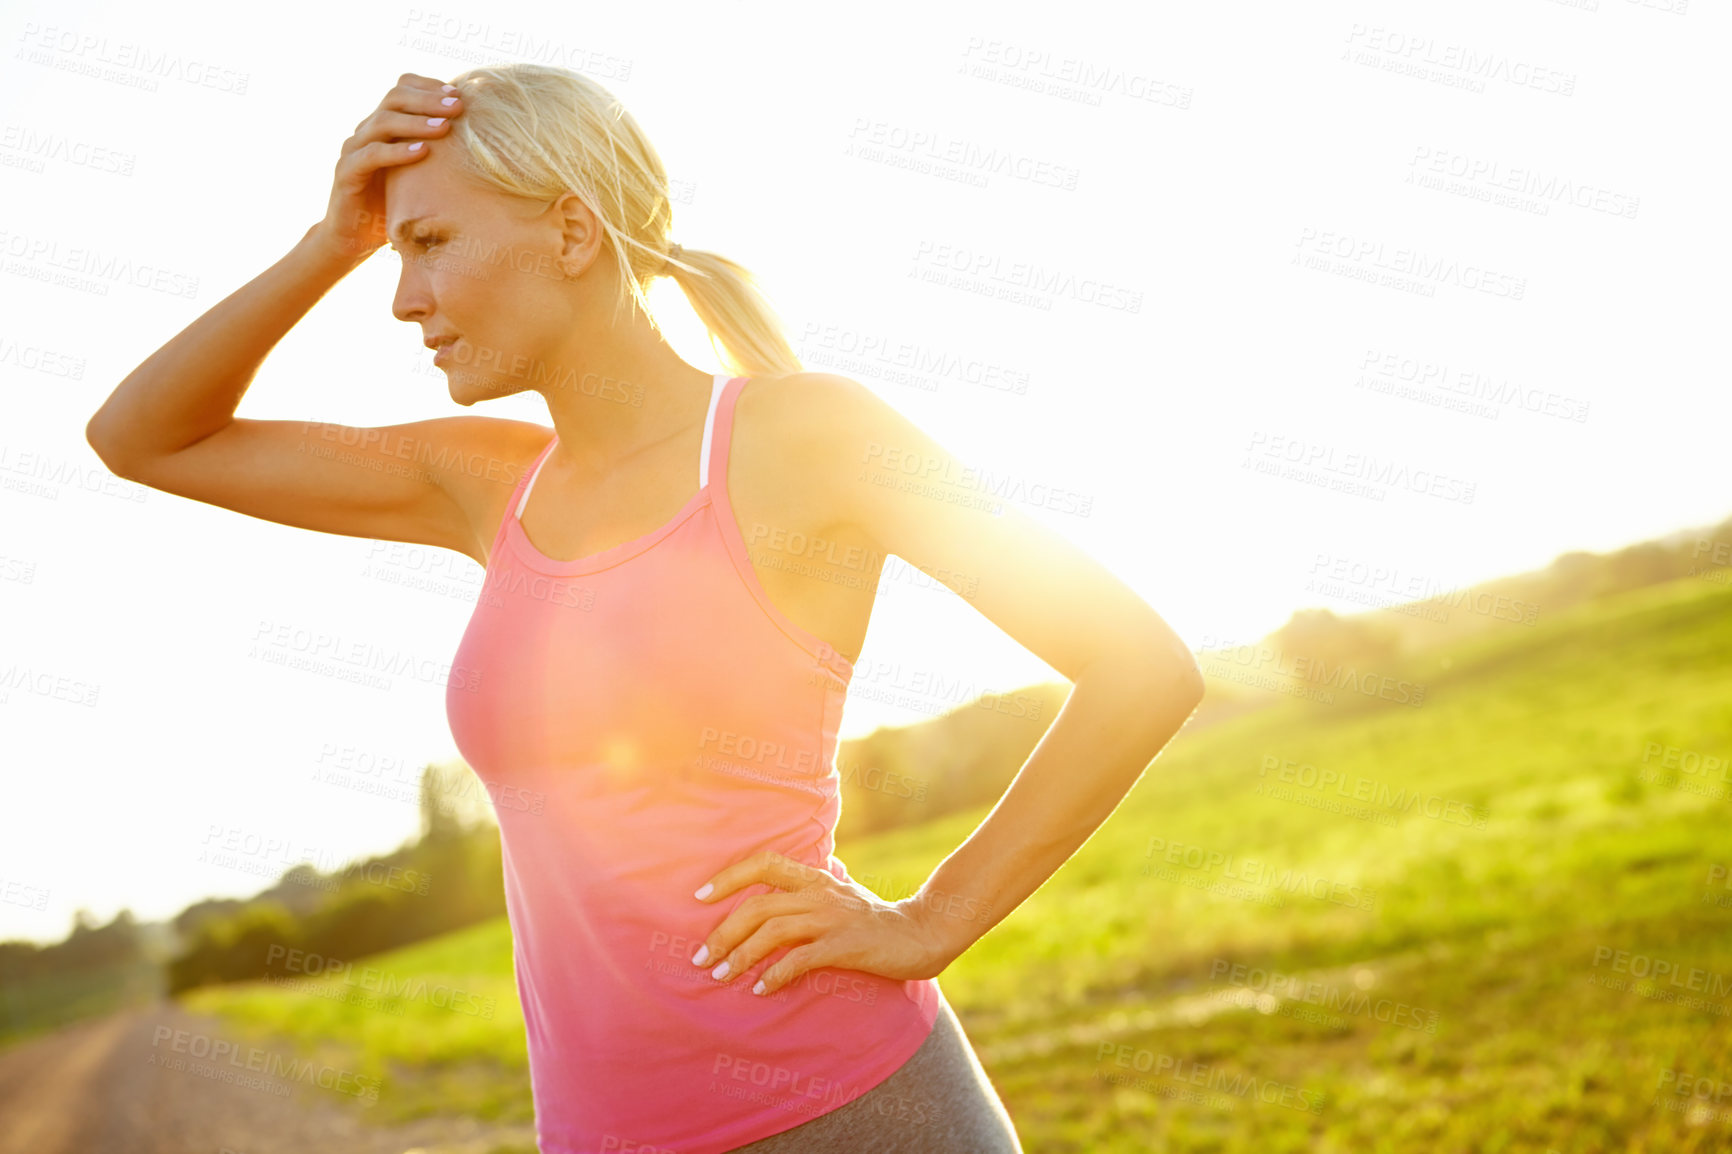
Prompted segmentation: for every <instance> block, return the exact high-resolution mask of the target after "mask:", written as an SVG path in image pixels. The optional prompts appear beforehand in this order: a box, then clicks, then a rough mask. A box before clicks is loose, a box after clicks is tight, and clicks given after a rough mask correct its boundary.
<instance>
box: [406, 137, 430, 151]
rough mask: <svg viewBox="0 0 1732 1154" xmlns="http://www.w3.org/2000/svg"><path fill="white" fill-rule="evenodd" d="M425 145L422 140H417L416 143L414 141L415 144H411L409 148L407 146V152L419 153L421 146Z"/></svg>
mask: <svg viewBox="0 0 1732 1154" xmlns="http://www.w3.org/2000/svg"><path fill="white" fill-rule="evenodd" d="M425 143H427V142H426V141H424V140H417V141H416V142H415V143H414V144H411V145H410V146H409V151H410V152H420V151H421V146H422V145H423V144H425Z"/></svg>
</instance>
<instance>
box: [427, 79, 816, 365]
mask: <svg viewBox="0 0 1732 1154" xmlns="http://www.w3.org/2000/svg"><path fill="white" fill-rule="evenodd" d="M451 83H452V84H454V85H456V86H457V90H458V95H460V96H461V97H462V98H463V115H462V116H459V117H457V118H456V119H455V120H453V121H452V132H453V135H454V136H455V137H456V139H457V141H458V142H459V143H460V146H461V148H462V149H463V151H464V153H465V154H466V155H465V158H464V168H465V170H466V172H467V173H468V174H469V175H470V176H471V177H473V178H475V179H478V180H479V181H480V182H481V183H482V184H483V185H484V186H486V187H490V188H493V189H496V190H498V191H500V192H504V193H508V194H513V195H517V196H523V197H529V198H532V199H537V200H548V201H551V200H552V199H553V198H555V197H558V196H560V195H563V194H564V193H565V192H567V191H570V192H574V193H576V194H577V196H578V197H579V198H580V199H581V200H582V201H583V203H584V204H585V205H587V206H588V207H589V208H590V210H591V211H592V212H594V213H595V215H596V219H597V220H598V221H600V223H601V227H602V230H603V232H604V233H605V235H606V237H607V240H608V241H609V246H608V247H609V248H610V249H611V250H612V252H613V254H614V259H615V260H616V261H617V263H618V266H619V272H620V283H621V284H623V285H628V286H630V287H629V291H628V292H627V293H626V294H625V295H624V296H622V298H621V300H620V302H619V303H621V304H623V303H624V302H625V299H626V298H627V297H629V299H630V301H631V304H632V307H634V308H640V309H642V310H643V311H644V313H645V315H646V316H647V315H649V302H648V300H647V299H646V298H645V296H644V290H645V289H646V288H648V286H649V282H650V281H651V280H652V279H653V278H655V277H657V276H671V277H673V278H674V281H675V283H677V284H678V285H679V286H680V289H681V291H682V292H684V293H685V295H686V300H687V301H689V302H690V303H691V306H692V311H693V312H695V313H697V315H698V319H699V320H701V321H703V323H704V328H706V329H707V330H708V331H709V334H710V344H711V346H712V347H713V348H715V349H716V353H717V355H718V356H719V357H720V358H721V360H722V363H723V364H724V365H725V366H726V367H727V368H728V369H729V370H730V371H731V372H733V373H735V374H736V375H745V376H756V375H781V374H786V373H797V372H801V371H803V366H802V365H801V364H800V361H799V358H797V357H796V356H795V355H794V350H793V348H792V347H791V346H790V345H789V344H788V338H787V336H786V334H785V333H784V331H783V329H782V323H781V320H780V318H779V317H778V316H777V315H776V311H775V309H774V308H773V307H771V305H770V302H769V301H768V300H767V299H766V298H765V297H764V294H763V292H762V291H761V290H760V289H759V288H758V285H757V282H756V281H755V280H754V278H753V277H752V274H751V273H750V272H749V271H747V270H746V269H745V268H744V267H743V266H741V265H739V264H737V263H736V262H734V261H731V260H729V259H728V258H727V257H724V256H721V255H719V254H717V253H713V252H704V251H694V250H693V249H692V248H691V247H690V246H689V245H682V246H681V253H680V256H679V259H677V260H676V259H674V258H671V257H669V256H668V249H669V248H670V246H671V243H672V238H671V237H670V235H669V233H670V231H671V229H672V227H673V202H672V200H671V198H670V197H669V194H668V176H667V170H666V169H665V168H663V166H662V160H661V156H660V155H659V154H658V153H657V152H656V150H655V146H654V145H652V144H651V143H650V142H649V138H648V137H647V136H645V135H644V132H643V130H642V129H641V128H640V127H638V123H637V121H636V120H635V119H633V118H632V115H631V113H630V112H628V111H627V110H626V108H625V105H624V104H622V103H621V102H620V100H619V98H618V97H616V96H614V94H613V93H611V92H609V91H608V90H607V89H606V88H604V87H603V86H602V85H601V84H599V83H597V82H596V81H595V80H593V79H591V78H590V77H588V76H585V75H583V74H582V73H578V72H573V71H571V70H569V69H565V68H558V67H554V66H551V65H544V64H528V63H521V62H518V63H511V64H500V65H490V66H487V67H482V68H471V69H469V70H468V71H467V72H465V73H463V74H462V75H461V76H458V77H456V78H455V79H454V80H452V81H451ZM616 319H617V316H616Z"/></svg>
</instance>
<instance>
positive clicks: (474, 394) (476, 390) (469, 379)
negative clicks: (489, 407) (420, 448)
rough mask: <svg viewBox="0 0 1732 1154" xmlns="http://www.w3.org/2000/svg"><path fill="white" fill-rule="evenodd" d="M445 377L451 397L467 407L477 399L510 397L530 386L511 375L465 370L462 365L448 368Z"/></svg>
mask: <svg viewBox="0 0 1732 1154" xmlns="http://www.w3.org/2000/svg"><path fill="white" fill-rule="evenodd" d="M441 367H443V366H441ZM445 378H446V381H447V382H448V384H449V386H450V390H451V399H452V400H453V401H456V402H457V403H458V404H460V405H462V406H464V407H465V408H467V407H469V406H470V405H473V404H475V403H476V402H477V401H492V400H497V399H498V398H500V397H509V396H511V395H512V394H513V393H521V392H523V391H524V390H525V389H526V388H528V386H527V385H525V384H524V383H523V382H522V381H519V380H512V379H511V378H509V377H495V376H492V375H491V374H487V373H476V372H474V371H473V370H465V369H464V367H463V366H461V365H459V366H456V367H454V368H450V369H446V370H445Z"/></svg>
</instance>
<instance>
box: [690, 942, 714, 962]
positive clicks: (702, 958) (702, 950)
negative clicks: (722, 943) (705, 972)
mask: <svg viewBox="0 0 1732 1154" xmlns="http://www.w3.org/2000/svg"><path fill="white" fill-rule="evenodd" d="M709 960H710V947H709V946H707V945H703V946H699V947H698V952H697V953H695V954H693V955H692V965H694V966H701V965H703V964H704V963H705V962H707V961H709Z"/></svg>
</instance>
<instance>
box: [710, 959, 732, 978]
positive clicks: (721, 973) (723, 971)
mask: <svg viewBox="0 0 1732 1154" xmlns="http://www.w3.org/2000/svg"><path fill="white" fill-rule="evenodd" d="M727 976H728V963H726V962H723V963H722V964H721V965H719V966H717V967H716V968H715V969H713V970H711V971H710V977H712V978H714V979H716V981H718V982H719V981H721V980H722V979H723V978H725V977H727Z"/></svg>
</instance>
